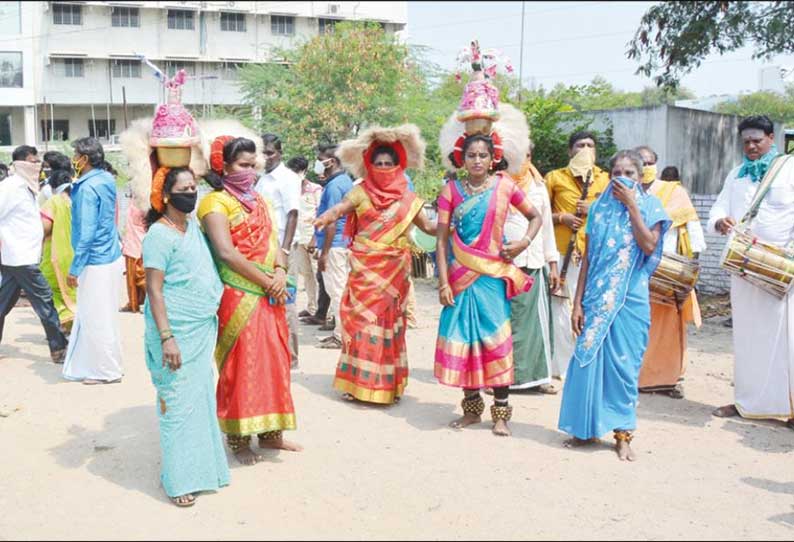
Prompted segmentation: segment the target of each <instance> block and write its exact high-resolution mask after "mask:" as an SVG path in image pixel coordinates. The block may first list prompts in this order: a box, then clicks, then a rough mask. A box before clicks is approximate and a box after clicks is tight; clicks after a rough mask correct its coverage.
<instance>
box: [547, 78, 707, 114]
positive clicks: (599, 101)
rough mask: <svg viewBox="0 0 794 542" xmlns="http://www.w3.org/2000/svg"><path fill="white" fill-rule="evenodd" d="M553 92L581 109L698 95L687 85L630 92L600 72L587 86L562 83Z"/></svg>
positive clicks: (662, 101)
mask: <svg viewBox="0 0 794 542" xmlns="http://www.w3.org/2000/svg"><path fill="white" fill-rule="evenodd" d="M550 95H551V96H553V97H554V98H557V99H559V100H561V101H562V102H564V103H566V104H568V105H570V106H571V107H572V108H574V109H576V110H577V111H594V110H599V109H621V108H624V107H648V106H656V105H664V104H671V103H674V102H675V101H676V100H684V99H689V98H694V97H695V95H694V94H693V93H692V91H690V90H688V89H686V88H680V89H676V90H670V89H658V88H654V87H646V88H644V89H643V90H642V91H641V92H626V91H623V90H619V89H616V88H615V87H614V85H612V83H610V82H609V81H608V80H607V79H606V78H605V77H603V76H600V75H598V76H596V77H594V78H593V80H592V81H591V82H590V83H588V84H586V85H571V86H565V85H563V84H561V83H560V84H558V85H557V86H555V87H554V88H553V89H552V90H551V92H550Z"/></svg>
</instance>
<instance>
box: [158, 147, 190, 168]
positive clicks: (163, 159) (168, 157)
mask: <svg viewBox="0 0 794 542" xmlns="http://www.w3.org/2000/svg"><path fill="white" fill-rule="evenodd" d="M156 149H157V162H158V163H159V164H160V166H161V167H170V168H174V167H188V166H189V165H190V147H156Z"/></svg>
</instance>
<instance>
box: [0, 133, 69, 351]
mask: <svg viewBox="0 0 794 542" xmlns="http://www.w3.org/2000/svg"><path fill="white" fill-rule="evenodd" d="M12 159H13V161H14V162H13V168H14V174H13V175H11V176H10V177H8V178H7V179H5V180H4V181H3V182H2V183H0V260H2V265H0V269H1V270H2V277H3V278H2V284H0V341H2V336H3V328H4V327H5V317H6V316H7V315H8V313H9V312H10V311H11V309H12V308H13V307H14V305H16V302H17V300H18V299H19V294H20V292H21V291H24V292H25V295H26V296H27V298H28V300H29V301H30V305H31V306H32V307H33V310H34V311H35V312H36V315H37V316H38V317H39V320H41V324H42V326H44V332H45V333H46V335H47V343H48V345H49V348H50V356H51V358H52V360H53V361H54V362H55V363H63V360H64V356H65V355H66V344H67V343H66V337H65V336H64V334H63V332H62V331H61V322H60V320H59V319H58V311H57V310H56V309H55V305H54V304H53V302H52V290H51V289H50V285H49V284H47V280H46V279H45V278H44V275H42V274H41V270H40V269H39V263H40V262H41V245H42V240H43V238H44V228H43V226H42V223H41V216H40V214H39V206H38V204H37V203H36V197H37V196H38V189H39V175H40V173H41V161H40V160H39V158H38V152H37V151H36V148H35V147H30V146H28V145H22V146H21V147H17V148H16V149H15V150H14V153H13V155H12Z"/></svg>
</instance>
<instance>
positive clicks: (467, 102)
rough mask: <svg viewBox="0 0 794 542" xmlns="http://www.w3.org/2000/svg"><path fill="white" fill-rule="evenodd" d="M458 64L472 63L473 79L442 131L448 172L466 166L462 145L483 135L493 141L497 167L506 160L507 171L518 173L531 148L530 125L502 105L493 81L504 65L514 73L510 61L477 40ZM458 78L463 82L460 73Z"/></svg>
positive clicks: (441, 143)
mask: <svg viewBox="0 0 794 542" xmlns="http://www.w3.org/2000/svg"><path fill="white" fill-rule="evenodd" d="M458 63H459V64H464V63H465V64H470V65H471V69H472V76H471V79H470V81H469V82H468V83H466V86H465V87H464V89H463V96H462V97H461V99H460V103H459V105H458V109H457V111H456V112H455V113H453V114H452V115H451V116H450V118H449V119H448V120H447V122H446V123H445V124H444V126H443V128H442V129H441V135H440V137H439V145H440V147H441V151H442V158H443V162H444V165H445V166H446V167H447V168H449V169H460V168H461V167H463V142H464V141H465V140H466V138H467V137H468V136H472V135H475V134H481V135H484V136H488V137H490V138H491V139H492V141H493V145H494V159H493V162H494V164H500V163H501V162H502V160H503V159H505V160H506V161H507V171H508V172H510V173H516V172H517V171H518V169H520V168H521V165H522V163H523V162H524V158H525V156H526V153H527V150H528V147H529V126H528V125H527V121H526V118H525V117H524V115H523V114H522V113H521V112H520V111H519V110H518V109H516V108H515V107H513V106H511V105H509V104H501V103H499V89H498V88H496V86H495V85H494V84H493V83H492V82H491V80H490V79H491V78H493V77H494V76H495V75H496V73H497V69H499V68H500V67H501V66H502V65H503V66H504V71H506V72H507V73H512V71H513V68H512V66H511V65H510V61H509V60H508V59H507V58H506V57H504V55H503V54H502V53H501V52H499V51H495V50H485V51H481V50H480V45H479V43H478V42H477V41H476V40H475V41H473V42H471V46H470V47H467V48H466V49H464V50H463V51H462V52H461V53H460V54H459V55H458ZM456 78H457V79H458V80H460V79H461V77H460V75H459V74H457V75H456ZM506 136H509V137H506ZM513 169H515V171H512V170H513Z"/></svg>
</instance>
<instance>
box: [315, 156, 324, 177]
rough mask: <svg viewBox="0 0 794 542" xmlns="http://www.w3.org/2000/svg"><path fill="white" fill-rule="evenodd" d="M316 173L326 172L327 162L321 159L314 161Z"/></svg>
mask: <svg viewBox="0 0 794 542" xmlns="http://www.w3.org/2000/svg"><path fill="white" fill-rule="evenodd" d="M314 173H315V174H316V175H322V174H323V173H325V164H323V163H322V162H320V161H319V160H315V161H314Z"/></svg>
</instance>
